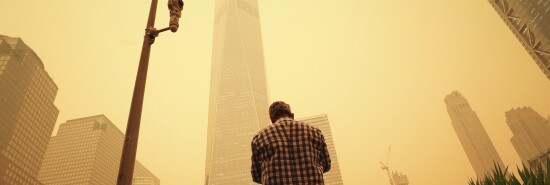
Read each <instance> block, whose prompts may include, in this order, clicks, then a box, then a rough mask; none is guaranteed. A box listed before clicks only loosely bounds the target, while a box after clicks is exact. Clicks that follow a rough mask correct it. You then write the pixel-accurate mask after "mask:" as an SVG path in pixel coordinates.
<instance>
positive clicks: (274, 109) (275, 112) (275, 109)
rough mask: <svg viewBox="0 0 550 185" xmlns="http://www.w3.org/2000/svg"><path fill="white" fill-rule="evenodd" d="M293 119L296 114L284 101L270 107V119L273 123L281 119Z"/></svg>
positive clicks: (274, 103)
mask: <svg viewBox="0 0 550 185" xmlns="http://www.w3.org/2000/svg"><path fill="white" fill-rule="evenodd" d="M284 117H288V118H292V119H294V113H292V111H290V105H288V104H286V103H285V102H282V101H276V102H273V103H272V104H271V106H269V119H271V123H275V122H276V121H277V120H278V119H279V118H284Z"/></svg>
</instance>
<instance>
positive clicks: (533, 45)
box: [489, 0, 550, 79]
mask: <svg viewBox="0 0 550 185" xmlns="http://www.w3.org/2000/svg"><path fill="white" fill-rule="evenodd" d="M489 2H490V3H491V5H492V6H493V8H494V9H495V10H496V12H497V13H498V15H499V16H500V17H501V18H502V19H503V20H504V22H505V23H506V25H508V27H509V28H510V30H511V31H512V32H513V33H514V35H515V36H516V38H517V39H518V40H519V41H520V42H521V44H522V45H523V47H524V48H525V49H526V50H527V51H528V52H529V55H531V57H533V59H534V60H535V62H536V63H537V65H538V66H539V67H540V69H541V70H542V72H544V74H545V75H546V77H547V78H548V79H550V1H542V0H521V1H519V0H489Z"/></svg>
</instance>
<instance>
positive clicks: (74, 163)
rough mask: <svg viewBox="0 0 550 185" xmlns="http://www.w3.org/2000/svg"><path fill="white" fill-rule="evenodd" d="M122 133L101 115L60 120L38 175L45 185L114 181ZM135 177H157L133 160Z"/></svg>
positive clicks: (122, 138) (110, 182)
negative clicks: (64, 121) (62, 121)
mask: <svg viewBox="0 0 550 185" xmlns="http://www.w3.org/2000/svg"><path fill="white" fill-rule="evenodd" d="M123 142H124V134H123V133H122V131H120V130H119V129H118V128H116V126H115V125H114V124H113V123H111V121H109V119H107V117H105V116H103V115H98V116H91V117H86V118H80V119H74V120H69V121H67V122H66V123H62V124H61V125H60V127H59V130H58V132H57V135H56V136H54V137H52V139H51V142H50V144H49V146H48V149H47V152H46V155H45V157H44V162H43V164H42V169H41V170H40V174H39V176H38V178H39V179H40V181H41V182H43V183H44V184H45V185H76V184H83V185H84V184H86V185H88V184H116V179H117V175H118V167H119V164H120V156H121V154H122V145H123ZM134 176H135V177H151V178H153V179H154V182H155V184H154V185H159V184H160V180H158V178H156V177H155V176H154V175H153V174H152V173H151V172H149V171H148V170H147V169H145V167H143V165H141V164H139V162H137V161H136V165H135V168H134Z"/></svg>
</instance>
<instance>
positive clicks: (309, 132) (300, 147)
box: [251, 101, 330, 185]
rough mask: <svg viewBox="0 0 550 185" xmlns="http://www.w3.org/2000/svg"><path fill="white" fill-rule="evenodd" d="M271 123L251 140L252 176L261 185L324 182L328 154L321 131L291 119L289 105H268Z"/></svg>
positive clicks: (327, 168)
mask: <svg viewBox="0 0 550 185" xmlns="http://www.w3.org/2000/svg"><path fill="white" fill-rule="evenodd" d="M269 117H270V119H271V122H272V123H273V124H271V125H269V126H267V127H266V128H264V129H262V131H260V132H259V133H258V134H256V135H255V136H254V138H253V139H252V170H251V172H252V179H253V180H254V182H256V183H260V184H264V185H305V184H307V185H324V181H323V173H324V172H328V171H329V170H330V156H329V153H328V150H327V144H326V143H325V138H324V137H323V134H322V133H321V130H319V129H318V128H315V127H313V126H310V125H308V124H306V123H304V122H300V121H294V114H293V113H292V112H291V111H290V106H289V105H288V104H286V103H285V102H282V101H277V102H274V103H273V104H271V106H270V107H269Z"/></svg>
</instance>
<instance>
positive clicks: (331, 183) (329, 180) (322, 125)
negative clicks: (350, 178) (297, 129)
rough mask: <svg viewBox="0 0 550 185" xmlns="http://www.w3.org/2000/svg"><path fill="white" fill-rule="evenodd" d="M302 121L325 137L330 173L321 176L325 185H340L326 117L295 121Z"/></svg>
mask: <svg viewBox="0 0 550 185" xmlns="http://www.w3.org/2000/svg"><path fill="white" fill-rule="evenodd" d="M297 120H298V121H303V122H305V123H307V124H309V125H311V126H314V127H317V128H319V129H321V132H322V133H323V136H324V137H325V143H326V144H327V148H328V153H329V154H330V159H331V168H330V171H329V172H327V173H325V174H323V178H324V180H325V185H342V184H344V181H343V180H342V173H341V172H340V165H339V163H338V157H337V156H336V148H335V147H334V140H333V138H332V131H331V130H330V124H329V121H328V116H327V115H326V114H323V115H317V116H311V117H306V118H300V119H297Z"/></svg>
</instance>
